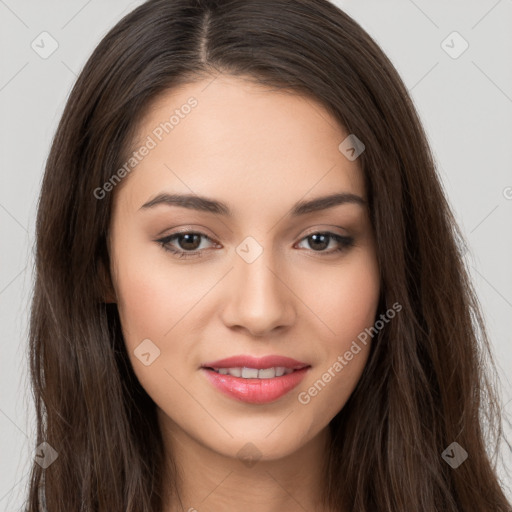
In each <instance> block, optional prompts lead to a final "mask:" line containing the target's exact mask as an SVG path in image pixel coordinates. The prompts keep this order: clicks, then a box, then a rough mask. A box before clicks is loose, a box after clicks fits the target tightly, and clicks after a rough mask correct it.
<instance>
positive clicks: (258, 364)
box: [202, 355, 309, 370]
mask: <svg viewBox="0 0 512 512" xmlns="http://www.w3.org/2000/svg"><path fill="white" fill-rule="evenodd" d="M279 366H281V367H284V368H291V369H292V370H300V369H301V368H305V367H306V366H309V365H308V364H307V363H303V362H301V361H297V360H296V359H292V358H291V357H285V356H278V355H269V356H263V357H253V356H249V355H239V356H232V357H228V358H226V359H219V360H218V361H211V362H208V363H204V364H203V365H202V367H203V368H258V369H262V370H264V369H266V368H277V367H279Z"/></svg>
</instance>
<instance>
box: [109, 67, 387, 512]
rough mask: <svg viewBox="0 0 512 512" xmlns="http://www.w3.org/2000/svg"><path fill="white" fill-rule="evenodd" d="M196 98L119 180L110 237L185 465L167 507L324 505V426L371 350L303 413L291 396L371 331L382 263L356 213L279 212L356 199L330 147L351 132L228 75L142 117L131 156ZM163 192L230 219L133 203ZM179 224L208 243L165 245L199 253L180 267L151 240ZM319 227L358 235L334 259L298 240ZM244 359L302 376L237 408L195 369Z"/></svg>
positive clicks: (132, 333) (126, 314)
mask: <svg viewBox="0 0 512 512" xmlns="http://www.w3.org/2000/svg"><path fill="white" fill-rule="evenodd" d="M191 96H194V97H195V98H196V99H197V101H198V105H197V107H196V108H194V109H192V111H191V112H190V114H189V115H187V116H186V117H185V118H184V119H181V120H180V122H179V124H178V125H177V126H175V127H174V129H173V131H172V132H170V133H169V134H167V135H165V136H164V137H163V139H162V141H160V142H158V144H157V146H156V147H155V148H153V149H152V150H151V151H150V152H149V154H148V155H147V156H145V157H144V158H143V160H142V161H141V162H140V163H139V164H138V165H137V166H136V168H135V169H134V171H132V172H131V173H130V174H129V175H128V176H127V177H125V178H124V180H123V182H122V183H121V184H120V185H118V186H117V189H116V190H115V197H114V207H113V217H112V221H111V231H110V237H109V248H110V257H111V274H112V284H113V298H112V300H113V301H115V302H117V304H118V309H119V313H120V317H121V322H122V327H123V333H124V337H125V343H126V348H127V351H128V354H129V356H130V360H131V363H132V365H133V369H134V371H135V374H136V375H137V378H138V379H139V381H140V382H141V384H142V386H143V387H144V388H145V390H146V391H147V393H148V394H149V395H150V396H151V398H152V399H153V400H154V402H155V403H156V405H157V410H158V418H159V424H160V426H161V429H162V432H163V436H164V442H165V449H166V453H167V454H168V455H169V456H170V454H171V453H172V454H173V456H174V458H175V459H176V460H177V462H178V464H179V467H180V468H181V471H182V482H181V486H180V490H181V503H180V502H178V501H176V500H173V499H171V498H170V494H169V496H168V497H167V501H166V505H165V509H164V512H171V511H174V510H187V511H188V510H194V509H195V510H198V511H199V512H208V511H214V510H215V511H219V510H244V511H248V512H250V511H256V510H257V511H258V512H274V511H282V510H287V511H291V512H294V511H299V510H300V511H303V510H311V511H313V510H315V511H316V510H323V509H320V508H319V505H318V503H319V500H320V497H321V495H322V492H323V489H322V486H323V482H324V478H323V476H322V463H323V461H324V460H325V458H326V453H327V449H328V444H327V443H328V441H329V434H328V428H327V427H328V424H329V421H330V420H331V419H332V418H333V417H334V416H335V415H336V414H337V413H338V412H339V411H340V410H341V409H342V408H343V406H344V404H345V403H346V401H347V399H348V398H349V396H350V394H351V393H352V391H353V390H354V388H355V386H356V384H357V382H358V380H359V378H360V376H361V373H362V371H363V369H364V366H365V364H366V362H367V358H368V353H369V350H370V343H368V344H367V345H366V346H364V345H361V346H362V350H361V351H360V352H359V353H358V354H357V355H355V356H354V357H353V359H352V360H351V361H350V362H349V363H348V364H347V365H346V366H345V367H344V369H343V370H342V371H341V372H339V373H336V374H335V376H334V377H333V378H332V379H331V381H330V382H329V383H328V384H326V386H325V387H324V388H323V389H322V390H321V391H320V392H319V393H318V394H317V395H316V396H314V397H312V398H311V400H310V402H309V403H307V404H302V403H300V402H299V400H298V394H299V392H301V391H302V392H303V391H305V390H306V391H307V390H308V388H310V387H311V386H312V385H313V383H314V382H316V381H317V380H318V379H319V378H321V376H322V374H323V373H324V372H325V371H327V369H328V368H329V367H332V366H333V364H334V362H335V361H336V360H337V358H338V356H340V355H343V354H344V353H345V352H346V351H347V350H348V349H349V348H350V346H351V344H352V342H353V341H354V340H355V339H356V338H357V336H358V334H360V333H361V332H362V331H363V330H364V329H365V328H366V327H370V326H372V325H373V324H374V320H375V315H376V310H377V303H378V296H379V269H378V264H377V258H376V253H375V246H374V237H373V232H372V227H371V224H370V220H369V215H368V210H367V207H366V205H359V204H355V203H346V204H341V205H337V206H334V207H331V208H328V209H324V210H322V211H319V212H314V213H310V214H307V215H304V216H301V217H297V218H291V216H290V215H289V212H290V210H291V208H292V206H293V205H294V204H295V203H296V202H297V201H300V200H310V199H314V198H316V197H320V196H324V195H328V194H332V193H333V192H340V193H343V192H346V193H352V194H356V195H358V196H360V197H361V198H363V199H364V200H366V192H365V187H364V181H363V175H362V172H361V169H360V167H359V164H358V161H357V159H356V160H355V161H350V160H348V159H347V158H346V157H345V156H344V155H343V154H342V153H341V152H340V151H339V149H338V146H339V144H340V143H341V141H343V140H344V139H345V138H346V136H347V135H348V134H347V132H346V131H345V130H344V129H343V128H342V127H341V126H340V125H339V124H338V123H337V122H336V120H335V119H334V118H333V117H331V116H330V115H329V113H328V112H327V111H326V110H325V109H324V108H323V107H322V106H321V105H320V104H319V103H317V102H316V101H315V100H313V99H311V98H308V97H305V96H301V95H298V94H292V93H290V92H284V91H270V90H269V89H264V88H263V87H261V86H258V85H255V84H252V83H250V82H249V81H248V80H244V79H242V78H240V77H232V76H227V75H221V76H220V77H218V78H216V79H215V80H213V81H212V80H211V79H210V80H204V81H200V82H196V83H192V84H186V85H182V86H180V87H179V88H177V89H172V90H170V91H166V92H165V94H163V95H162V96H160V97H159V98H158V99H157V100H156V101H155V102H154V103H153V104H152V105H151V107H150V108H149V109H148V111H147V113H146V115H145V116H144V118H143V119H142V120H141V122H140V125H139V127H138V138H137V141H138V142H137V144H135V145H134V147H140V143H141V141H144V140H145V139H146V138H147V136H148V135H150V134H151V133H152V131H153V130H154V129H155V127H157V126H158V125H159V124H160V123H161V122H163V121H164V120H166V119H168V118H169V113H170V112H172V111H174V110H175V109H176V108H180V106H182V105H184V104H185V103H186V102H187V100H188V99H189V98H190V97H191ZM164 191H165V192H167V193H184V194H187V193H194V194H198V195H201V196H208V197H209V198H212V199H216V200H220V201H223V202H225V203H227V204H228V205H229V207H230V209H231V210H232V211H233V218H223V217H222V216H219V215H216V214H214V213H209V212H199V211H195V210H190V209H187V208H184V207H179V206H168V205H159V206H156V207H154V208H146V209H144V208H143V209H141V206H142V205H143V204H145V203H146V202H148V201H149V200H150V199H152V198H154V197H155V196H156V195H158V194H159V193H161V192H164ZM180 229H185V230H188V231H193V232H201V233H204V234H205V235H206V236H207V237H210V239H211V240H212V241H210V240H209V239H208V238H204V237H203V238H201V239H200V243H199V241H198V242H197V243H196V245H195V246H194V245H193V243H192V244H191V243H190V240H189V241H188V243H189V245H187V241H186V240H183V238H182V239H181V240H180V239H179V238H177V239H174V241H173V242H171V244H170V245H172V246H173V247H174V248H175V249H178V250H179V249H181V250H182V251H187V250H188V251H189V252H194V251H195V252H196V253H197V252H198V251H201V250H202V251H203V257H196V258H194V257H191V258H188V259H179V258H177V257H176V256H174V255H173V254H171V253H170V252H167V251H165V249H164V248H163V247H162V245H161V244H160V243H159V242H157V241H156V240H157V239H160V238H163V237H164V236H168V235H170V234H173V233H175V232H176V231H178V230H180ZM326 231H328V232H331V233H335V234H339V235H343V236H350V237H353V239H354V244H353V246H351V247H347V248H345V249H344V250H342V251H341V252H336V253H335V252H332V251H333V250H334V249H336V248H338V247H340V244H339V243H338V242H336V240H334V239H332V238H331V239H327V240H326V242H325V244H324V246H323V247H319V246H318V245H315V244H314V241H313V242H312V240H311V239H310V238H308V236H310V235H312V234H314V233H319V232H320V233H321V232H326ZM248 236H250V237H253V238H254V239H255V240H256V241H257V242H258V243H259V244H260V246H261V247H262V249H263V252H262V254H261V255H260V256H259V257H258V258H257V259H256V260H255V261H253V262H252V263H248V262H247V261H246V260H244V259H243V258H242V257H240V256H239V254H238V253H237V252H236V249H237V247H238V246H239V245H240V244H241V243H242V242H243V241H244V239H245V238H246V237H248ZM251 250H252V249H251ZM329 253H330V254H329ZM144 339H150V340H151V342H152V343H153V344H154V345H155V346H157V347H158V349H159V350H160V355H159V356H158V357H156V359H154V360H153V361H152V362H151V364H149V365H148V366H145V365H144V364H142V363H141V361H140V360H139V358H138V357H136V355H135V354H134V351H135V350H136V349H137V347H138V346H139V344H140V343H141V342H142V340H144ZM239 354H250V355H253V356H256V357H259V356H263V355H268V354H279V355H284V356H288V357H292V358H295V359H298V360H299V361H302V362H305V363H307V364H309V365H311V368H310V370H309V371H308V374H307V375H306V377H305V379H304V380H303V381H302V382H301V384H300V385H299V386H298V387H297V388H295V389H293V390H292V391H291V392H289V393H288V394H286V395H285V396H283V397H282V398H280V399H279V400H277V401H275V402H273V403H270V404H265V405H261V404H260V405H255V404H247V403H244V402H240V401H237V400H234V399H233V398H230V397H227V396H225V395H224V394H222V393H220V392H219V391H218V390H217V389H216V388H214V387H213V386H212V385H211V384H210V383H209V381H208V380H207V379H206V378H205V377H204V375H203V374H202V372H201V371H200V366H201V365H202V364H203V363H205V362H207V361H212V360H215V359H221V358H224V357H229V356H232V355H239ZM247 443H252V445H254V447H256V450H257V453H258V456H259V457H260V458H259V460H258V461H257V462H256V463H255V464H254V465H251V466H250V467H249V465H248V464H246V463H244V462H243V461H242V460H241V458H240V456H239V455H237V454H238V452H239V450H240V449H241V448H242V447H244V446H245V445H246V444H247ZM170 488H171V484H170V483H169V489H170Z"/></svg>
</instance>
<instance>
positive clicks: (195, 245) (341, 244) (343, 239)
mask: <svg viewBox="0 0 512 512" xmlns="http://www.w3.org/2000/svg"><path fill="white" fill-rule="evenodd" d="M202 238H204V239H206V240H209V241H210V242H212V243H213V244H214V245H217V246H218V244H216V243H215V242H214V241H213V240H212V239H211V238H210V237H209V236H207V235H205V234H204V233H199V232H194V231H186V232H181V233H175V234H173V235H169V236H167V237H165V238H161V239H160V240H156V241H157V242H159V243H160V245H161V246H162V247H163V249H164V250H166V251H169V252H171V253H173V254H174V255H175V256H176V257H177V258H191V257H201V256H203V254H204V251H205V249H204V248H203V249H200V245H201V239H202ZM331 240H334V241H335V242H336V243H337V244H338V247H335V248H334V249H331V250H330V251H326V250H324V249H326V248H327V247H328V246H329V245H330V243H329V241H331ZM174 241H177V244H178V247H176V246H175V245H173V244H172V242H174ZM303 241H307V242H308V244H309V246H310V247H315V246H316V249H313V252H315V253H318V254H321V255H325V256H328V255H330V254H333V253H339V252H341V251H343V250H345V249H348V248H349V247H351V246H352V245H354V239H353V238H352V237H348V236H342V235H338V234H336V233H331V232H329V231H327V232H317V233H311V234H309V235H307V236H306V237H304V238H303V239H302V240H301V242H300V243H302V242H303ZM319 246H320V247H319Z"/></svg>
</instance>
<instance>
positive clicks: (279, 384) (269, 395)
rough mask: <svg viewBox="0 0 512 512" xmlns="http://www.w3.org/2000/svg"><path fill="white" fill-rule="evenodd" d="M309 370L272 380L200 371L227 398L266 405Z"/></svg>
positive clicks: (280, 395) (284, 392)
mask: <svg viewBox="0 0 512 512" xmlns="http://www.w3.org/2000/svg"><path fill="white" fill-rule="evenodd" d="M309 368H310V367H309V366H308V367H306V368H302V369H301V370H295V371H293V372H292V373H289V374H288V375H282V376H281V377H274V378H272V379H243V378H242V377H233V376H232V375H221V374H220V373H217V372H215V371H213V370H208V369H207V368H201V370H202V371H203V373H204V374H205V376H206V378H207V379H208V380H209V381H210V382H211V383H212V384H213V385H214V386H215V387H216V388H217V389H218V390H219V391H221V392H222V393H224V394H226V395H227V396H229V397H231V398H235V399H236V400H240V401H241V402H246V403H250V404H268V403H270V402H275V401H276V400H278V399H279V398H281V397H282V396H284V395H286V393H289V392H290V391H291V390H292V389H293V388H294V387H296V386H298V385H299V383H300V382H301V381H302V379H303V378H304V377H305V375H306V373H307V371H308V370H309Z"/></svg>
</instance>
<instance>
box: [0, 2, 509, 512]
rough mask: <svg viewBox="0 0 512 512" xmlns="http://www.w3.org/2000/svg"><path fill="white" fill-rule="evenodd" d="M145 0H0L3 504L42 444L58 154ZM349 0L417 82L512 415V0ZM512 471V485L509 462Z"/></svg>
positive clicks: (21, 488)
mask: <svg viewBox="0 0 512 512" xmlns="http://www.w3.org/2000/svg"><path fill="white" fill-rule="evenodd" d="M139 3H141V2H140V1H136V2H129V1H128V0H124V1H123V0H109V1H108V3H107V2H106V1H100V0H89V1H86V0H66V1H65V2H64V1H63V0H62V1H60V2H58V1H55V0H53V1H49V0H45V1H41V0H31V1H29V0H0V34H1V36H0V37H1V41H0V43H1V44H0V51H1V52H2V53H1V63H2V65H1V67H0V108H1V117H0V144H1V152H0V155H1V160H0V169H1V174H0V229H1V232H0V240H1V242H0V243H1V251H0V315H1V317H0V318H1V320H0V322H1V323H0V326H1V331H0V332H1V336H2V339H1V357H0V367H1V369H0V432H1V436H0V510H9V511H14V510H20V509H21V504H22V499H23V498H24V493H25V490H26V484H27V475H28V469H29V464H30V460H31V457H32V456H33V453H32V439H33V436H34V415H33V410H32V398H31V393H30V390H29V386H28V379H27V358H26V343H27V342H26V340H27V333H28V329H27V326H28V314H29V306H30V293H31V285H32V278H33V276H32V264H33V258H32V245H33V242H34V236H33V233H34V221H35V212H36V201H37V196H38V192H39V187H40V182H41V178H42V173H43V168H44V163H45V159H46V157H47V153H48V149H49V146H50V142H51V138H52V136H53V133H54V131H55V129H56V125H57V122H58V120H59V117H60V115H61V113H62V109H63V107H64V104H65V101H66V98H67V96H68V94H69V91H70V88H71V87H72V85H73V83H74V80H75V79H76V76H77V73H78V72H79V71H80V69H81V67H82V66H83V64H84V63H85V60H86V59H87V57H88V56H89V55H90V53H91V52H92V50H93V48H94V47H95V46H96V45H97V43H98V42H99V40H100V39H101V38H102V37H103V36H104V35H105V34H106V32H107V31H108V30H109V29H110V28H111V27H112V26H113V25H114V24H115V22H116V21H117V20H119V19H120V18H121V17H122V15H124V14H125V13H126V12H128V11H129V10H131V9H133V8H134V7H135V6H136V5H138V4H139ZM336 3H337V5H339V6H340V7H342V8H343V9H344V10H346V12H348V14H350V15H351V16H352V17H354V18H355V19H356V20H357V21H358V22H359V23H360V24H361V25H362V26H363V27H364V28H365V29H366V30H367V31H368V32H369V33H370V35H371V36H372V37H373V38H374V39H375V40H376V41H377V42H378V43H379V44H380V46H381V47H382V49H383V50H384V51H385V52H386V54H387V55H388V56H389V57H390V59H391V60H392V62H393V63H394V64H395V66H396V67H397V69H398V71H399V73H400V74H401V76H402V78H403V80H404V82H405V84H406V85H407V87H408V88H409V90H410V91H411V94H412V96H413V99H414V102H415V104H416V106H417V108H418V111H419V113H420V116H421V118H422V120H423V123H424V126H425V129H426V131H427V134H428V137H429V140H430V143H431V146H432V149H433V152H434V155H435V158H436V160H437V163H438V166H439V172H440V175H441V178H442V180H443V183H444V186H445V189H446V193H447V195H448V197H449V200H450V202H451V204H452V206H453V209H454V211H455V214H456V217H457V220H458V222H459V224H460V225H461V227H462V229H463V231H464V233H465V235H466V237H467V242H468V246H469V252H468V253H467V255H466V257H467V261H468V265H469V268H470V270H471V274H472V277H473V281H474V284H475V287H476V290H477V293H478V296H479V298H480V301H481V304H482V307H483V311H484V314H485V317H486V320H487V324H488V328H489V334H490V337H491V342H492V345H493V350H494V355H495V358H496V361H497V363H498V366H499V369H500V375H501V380H502V387H501V393H502V404H503V409H504V410H505V411H507V413H508V416H509V417H510V416H512V383H511V380H512V379H511V372H510V369H511V368H512V349H511V341H512V339H511V329H510V327H511V318H512V270H511V265H510V263H511V262H512V257H511V256H512V229H511V225H512V222H511V220H512V169H511V163H512V57H511V56H512V29H511V27H512V0H499V1H496V0H479V1H468V0H454V1H446V0H443V1H439V0H436V1H431V0H430V1H427V0H415V1H413V0H380V1H379V0H374V1H370V0H352V1H350V0H347V1H338V2H336ZM43 31H47V32H49V33H50V34H51V36H52V37H53V38H54V39H55V40H56V41H57V43H58V48H57V50H56V51H55V52H54V53H53V54H52V55H51V56H49V57H48V58H47V59H43V58H41V57H40V56H39V55H38V54H37V53H36V52H35V51H34V50H33V49H32V47H31V43H32V42H33V41H34V40H35V41H36V43H37V42H38V41H40V38H39V37H38V36H39V35H40V34H41V32H43ZM453 31H457V32H459V33H460V34H461V36H462V37H463V38H464V39H465V40H466V41H467V43H468V44H469V47H468V49H467V50H466V51H465V52H464V53H462V54H461V55H460V56H459V57H458V58H452V57H451V56H450V55H448V53H446V51H445V49H443V46H442V42H443V41H444V40H445V39H446V38H447V36H449V35H450V34H451V33H452V32H453ZM452 41H453V42H452ZM47 42H48V44H45V48H46V49H48V48H49V47H50V46H49V40H47ZM40 44H41V43H40ZM447 44H448V45H450V46H451V47H452V48H451V50H450V51H451V52H454V51H458V50H459V49H460V48H461V41H458V40H457V39H454V38H453V36H451V37H450V38H448V40H447ZM507 373H508V376H507ZM507 433H508V435H509V436H511V435H512V432H510V430H509V429H507ZM501 453H502V458H503V459H504V461H505V464H506V465H507V466H508V468H509V471H510V469H511V468H512V464H511V457H510V450H509V449H508V448H507V449H505V447H504V446H503V448H502V452H501ZM470 456H471V454H470ZM499 471H500V475H502V477H503V478H504V480H505V481H506V485H507V486H508V488H509V490H508V491H507V492H508V494H509V496H512V492H511V491H510V487H512V483H511V480H510V477H507V476H506V473H505V467H502V466H501V465H499ZM509 474H510V473H509Z"/></svg>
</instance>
